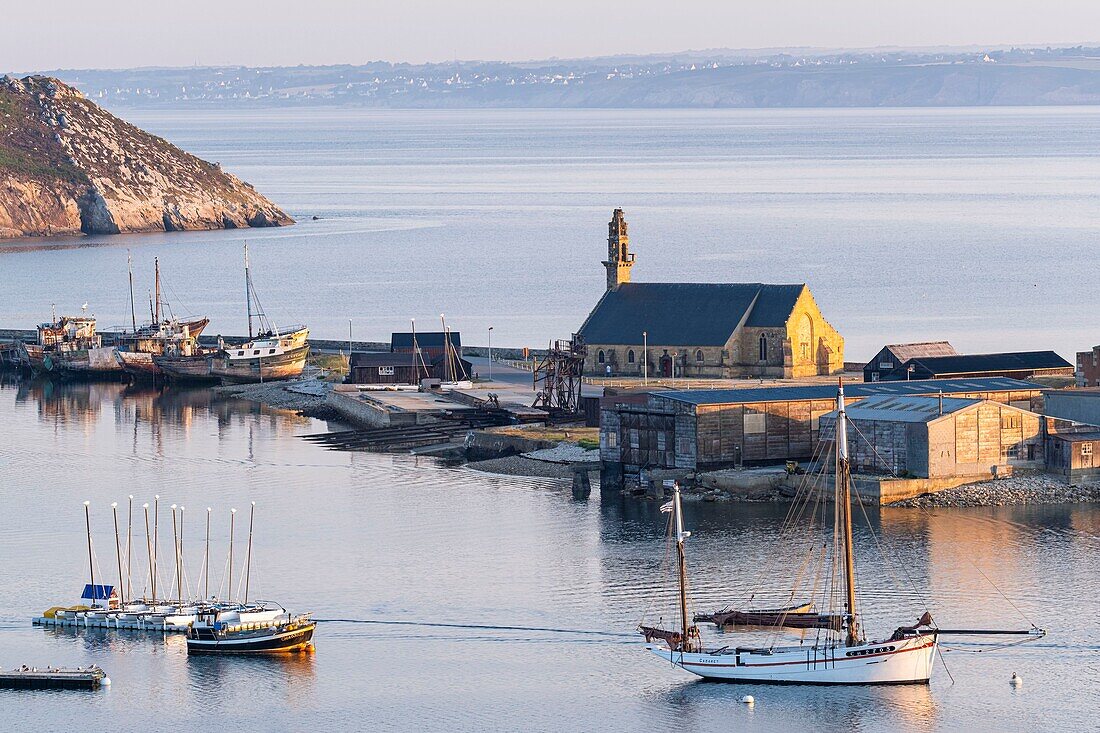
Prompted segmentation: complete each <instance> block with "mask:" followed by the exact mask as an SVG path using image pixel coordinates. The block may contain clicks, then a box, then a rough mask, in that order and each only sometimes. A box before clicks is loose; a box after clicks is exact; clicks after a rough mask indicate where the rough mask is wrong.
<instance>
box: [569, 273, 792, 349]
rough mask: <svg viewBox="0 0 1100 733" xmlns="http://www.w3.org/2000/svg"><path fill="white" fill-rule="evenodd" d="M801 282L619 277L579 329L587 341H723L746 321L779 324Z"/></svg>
mask: <svg viewBox="0 0 1100 733" xmlns="http://www.w3.org/2000/svg"><path fill="white" fill-rule="evenodd" d="M805 287H806V286H805V285H801V284H800V285H765V284H763V283H623V284H622V285H620V286H619V287H618V288H616V289H614V290H608V291H607V292H606V293H604V295H603V297H602V298H600V302H599V303H597V304H596V307H595V308H594V309H593V310H592V313H591V314H589V316H588V318H587V319H586V320H585V322H584V324H583V325H582V326H581V328H580V330H579V332H578V333H580V335H581V336H582V337H583V338H584V340H585V342H586V343H590V344H613V345H633V344H640V343H642V332H643V331H645V332H647V333H648V339H649V343H651V344H653V345H655V346H723V345H725V343H726V342H727V341H729V338H730V336H732V335H733V333H734V331H736V330H737V326H738V325H739V324H740V323H741V322H742V321H744V323H745V325H746V326H751V327H757V328H782V327H783V326H784V325H785V324H786V323H787V319H788V318H790V315H791V311H792V310H793V309H794V304H795V301H797V300H798V296H799V295H801V294H802V290H803V289H804V288H805Z"/></svg>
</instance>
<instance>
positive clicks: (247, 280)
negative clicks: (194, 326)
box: [231, 244, 252, 595]
mask: <svg viewBox="0 0 1100 733" xmlns="http://www.w3.org/2000/svg"><path fill="white" fill-rule="evenodd" d="M244 302H245V307H246V308H247V309H248V340H249V341H251V340H252V275H251V274H249V271H248V245H247V244H246V245H245V246H244ZM231 595H232V594H231Z"/></svg>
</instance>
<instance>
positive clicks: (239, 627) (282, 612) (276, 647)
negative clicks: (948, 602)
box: [187, 603, 317, 654]
mask: <svg viewBox="0 0 1100 733" xmlns="http://www.w3.org/2000/svg"><path fill="white" fill-rule="evenodd" d="M316 629H317V623H316V622H315V621H313V620H312V618H311V615H310V614H308V613H305V614H297V615H295V614H291V613H289V612H288V611H287V610H286V609H284V608H283V607H282V606H279V605H276V604H270V603H261V604H260V605H259V607H257V608H248V609H244V610H225V611H210V612H208V613H203V614H201V615H200V616H199V618H198V619H197V620H196V621H195V623H194V624H192V625H191V627H190V628H189V629H188V630H187V653H188V654H282V653H287V652H296V651H307V650H310V649H312V648H313V641H312V640H313V632H314V631H315V630H316Z"/></svg>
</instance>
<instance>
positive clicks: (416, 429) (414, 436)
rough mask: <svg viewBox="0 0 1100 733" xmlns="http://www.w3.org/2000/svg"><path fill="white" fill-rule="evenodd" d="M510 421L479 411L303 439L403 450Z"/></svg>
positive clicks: (367, 448) (458, 438)
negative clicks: (423, 421)
mask: <svg viewBox="0 0 1100 733" xmlns="http://www.w3.org/2000/svg"><path fill="white" fill-rule="evenodd" d="M510 422H511V418H510V417H509V416H508V414H507V413H505V412H504V411H495V410H478V411H477V412H472V413H464V414H462V415H455V416H453V417H451V418H449V419H443V420H437V421H434V422H430V423H423V424H418V425H399V426H395V427H389V428H363V429H357V430H341V431H338V432H333V433H313V434H311V435H303V436H302V438H304V439H305V440H308V441H311V442H314V443H319V444H321V445H324V446H325V447H327V448H331V449H333V450H363V451H378V452H387V451H404V450H411V449H413V448H420V447H423V446H427V445H438V444H440V443H453V442H457V441H461V440H462V439H464V438H465V435H466V433H468V432H469V431H471V430H482V429H484V428H490V427H495V426H498V425H508V424H510Z"/></svg>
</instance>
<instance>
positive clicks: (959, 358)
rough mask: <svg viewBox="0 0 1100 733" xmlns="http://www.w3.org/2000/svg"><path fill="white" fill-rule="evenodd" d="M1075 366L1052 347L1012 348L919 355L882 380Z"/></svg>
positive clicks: (1059, 371) (1067, 371)
mask: <svg viewBox="0 0 1100 733" xmlns="http://www.w3.org/2000/svg"><path fill="white" fill-rule="evenodd" d="M1073 373H1074V367H1073V365H1072V364H1070V363H1069V362H1068V361H1066V360H1065V359H1063V358H1062V357H1060V356H1058V355H1057V354H1055V353H1054V352H1053V351H1013V352H1006V353H1001V354H957V355H955V356H928V357H925V356H918V357H915V358H913V359H909V360H908V361H907V362H905V364H904V365H902V368H900V369H897V370H895V371H894V372H892V373H890V374H889V375H883V376H882V380H883V381H885V380H888V379H889V380H904V379H905V378H906V376H907V374H908V376H911V377H912V378H913V379H938V378H945V377H946V378H950V377H957V376H966V375H972V376H975V377H993V376H1005V377H1018V378H1021V379H1027V378H1029V377H1035V376H1059V375H1060V376H1073Z"/></svg>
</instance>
